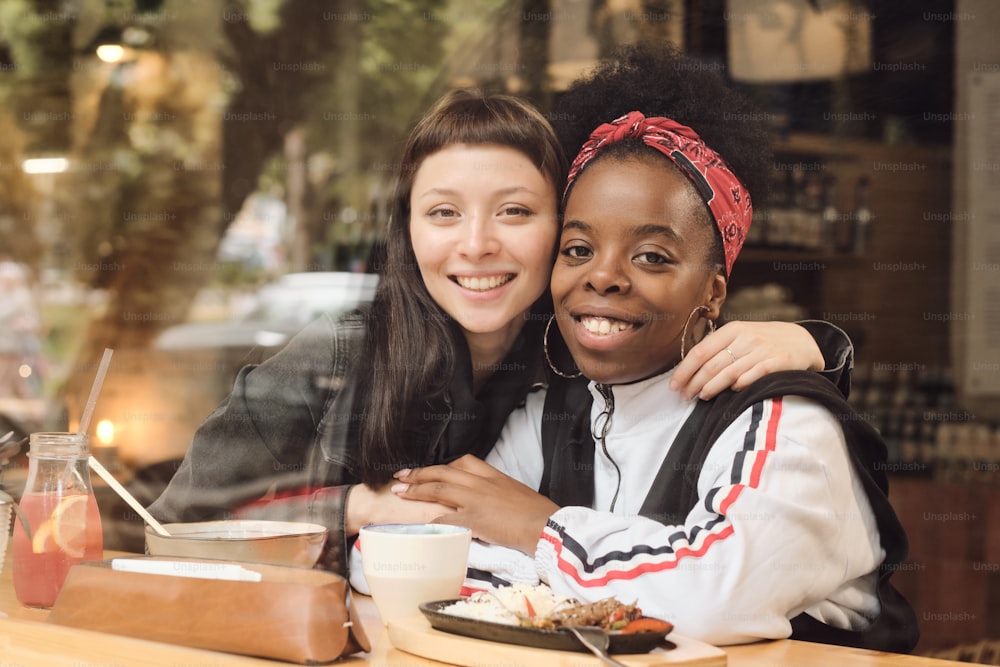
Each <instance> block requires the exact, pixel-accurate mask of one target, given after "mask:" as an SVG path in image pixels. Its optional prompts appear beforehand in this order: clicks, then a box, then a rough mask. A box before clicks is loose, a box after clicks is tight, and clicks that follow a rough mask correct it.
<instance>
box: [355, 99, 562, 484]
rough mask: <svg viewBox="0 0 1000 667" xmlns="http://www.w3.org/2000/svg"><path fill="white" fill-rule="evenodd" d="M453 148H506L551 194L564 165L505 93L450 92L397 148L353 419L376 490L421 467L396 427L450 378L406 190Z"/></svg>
mask: <svg viewBox="0 0 1000 667" xmlns="http://www.w3.org/2000/svg"><path fill="white" fill-rule="evenodd" d="M454 144H493V145H500V146H507V147H510V148H514V149H516V150H518V151H520V152H521V153H523V154H524V155H525V156H527V157H528V158H529V159H530V160H531V161H532V163H534V164H535V166H536V167H537V168H538V170H539V171H540V172H542V173H543V174H544V175H545V176H546V177H547V178H548V180H549V182H550V183H551V184H552V187H553V189H554V190H555V189H557V188H561V187H562V185H563V183H565V180H566V170H567V165H566V159H565V157H564V156H563V153H562V151H561V150H560V147H559V142H558V140H557V139H556V136H555V133H554V131H553V130H552V127H551V126H550V125H549V123H548V121H547V120H546V119H545V117H544V116H543V115H542V114H541V113H540V112H539V111H538V110H537V109H535V108H534V107H532V106H531V105H530V104H528V103H527V102H524V101H522V100H519V99H517V98H515V97H511V96H508V95H485V94H483V93H481V92H479V91H473V90H455V91H451V92H450V93H448V94H446V95H445V96H444V97H442V98H441V99H440V100H439V101H438V102H437V103H436V104H435V105H434V107H433V108H431V110H430V111H429V112H428V113H427V114H426V115H425V116H424V117H423V118H422V119H421V120H420V121H419V122H418V123H417V125H416V126H415V127H414V129H413V131H412V132H411V133H410V136H409V138H408V140H407V142H406V146H405V148H404V150H403V156H402V160H401V162H400V170H399V177H398V180H397V183H396V189H395V194H394V196H393V200H392V205H391V211H390V218H389V227H388V233H387V238H386V256H385V264H384V265H383V267H382V269H381V271H380V273H381V278H380V280H379V285H378V289H377V290H376V292H375V299H374V302H373V304H372V306H371V310H370V311H369V315H368V318H367V335H366V337H365V347H364V357H363V363H364V364H366V365H367V366H368V368H369V371H368V372H367V373H362V381H361V384H360V387H359V389H360V392H361V394H360V399H361V403H360V405H361V406H363V414H362V415H361V417H360V420H359V425H358V428H359V432H358V435H359V438H360V444H361V463H362V469H361V478H362V481H364V482H365V483H366V484H369V485H373V486H374V485H381V484H384V483H385V482H387V481H389V480H390V479H391V478H392V473H393V472H394V471H395V470H397V469H399V468H401V467H403V466H404V465H420V464H423V463H426V461H425V459H426V457H427V454H428V452H426V451H412V450H413V447H412V446H408V441H407V434H406V433H404V425H405V424H407V423H409V421H410V418H412V417H413V415H415V414H417V411H419V410H421V409H422V408H424V407H425V404H423V405H422V403H423V402H424V401H426V399H428V398H432V397H435V396H439V395H441V394H442V393H444V391H445V390H446V389H447V387H448V384H449V382H450V381H451V376H452V374H453V373H454V372H455V359H456V341H455V338H454V333H453V331H454V328H453V327H454V325H452V324H451V318H450V317H449V316H448V315H447V314H446V313H445V312H444V311H443V310H442V309H441V308H440V306H438V304H437V303H436V302H435V301H434V299H433V298H432V297H431V295H430V293H429V292H428V291H427V288H426V286H425V285H424V282H423V279H422V278H421V276H420V270H419V268H418V266H417V259H416V256H415V255H414V253H413V244H412V243H411V240H410V193H411V190H412V188H413V180H414V178H415V176H416V172H417V169H418V168H419V167H420V165H421V163H422V162H423V160H424V159H425V158H427V157H428V156H429V155H431V154H433V153H436V152H437V151H439V150H441V149H443V148H446V147H448V146H451V145H454Z"/></svg>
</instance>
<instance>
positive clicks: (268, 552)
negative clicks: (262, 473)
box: [146, 520, 328, 567]
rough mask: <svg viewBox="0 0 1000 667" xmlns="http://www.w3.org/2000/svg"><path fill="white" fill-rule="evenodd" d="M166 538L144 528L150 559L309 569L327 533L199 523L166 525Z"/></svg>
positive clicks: (273, 524)
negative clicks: (242, 563)
mask: <svg viewBox="0 0 1000 667" xmlns="http://www.w3.org/2000/svg"><path fill="white" fill-rule="evenodd" d="M163 527H164V528H165V529H166V530H167V532H169V533H170V537H165V536H163V535H160V534H159V533H157V532H156V531H155V530H153V529H152V528H150V527H149V526H146V552H147V553H149V555H151V556H177V557H182V558H213V559H217V560H231V561H240V562H244V563H268V564H273V565H292V566H296V567H313V566H315V565H316V562H317V561H318V560H319V557H320V554H321V553H322V552H323V545H325V544H326V538H327V533H328V531H327V529H326V527H324V526H321V525H319V524H316V523H298V522H294V521H243V520H228V521H200V522H196V523H168V524H164V525H163Z"/></svg>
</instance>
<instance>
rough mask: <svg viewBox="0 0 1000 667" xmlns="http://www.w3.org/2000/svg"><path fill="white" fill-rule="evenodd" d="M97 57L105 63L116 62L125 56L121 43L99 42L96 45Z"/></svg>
mask: <svg viewBox="0 0 1000 667" xmlns="http://www.w3.org/2000/svg"><path fill="white" fill-rule="evenodd" d="M97 57H98V58H100V59H101V60H103V61H104V62H106V63H116V62H118V61H120V60H121V59H122V58H124V57H125V48H124V47H123V46H122V45H121V44H101V45H100V46H98V47H97Z"/></svg>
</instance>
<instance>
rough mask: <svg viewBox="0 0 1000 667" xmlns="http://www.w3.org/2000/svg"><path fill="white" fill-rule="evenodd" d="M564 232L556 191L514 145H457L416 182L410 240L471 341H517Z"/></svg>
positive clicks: (435, 157) (424, 166) (434, 159)
mask: <svg viewBox="0 0 1000 667" xmlns="http://www.w3.org/2000/svg"><path fill="white" fill-rule="evenodd" d="M558 230H559V226H558V223H557V217H556V192H555V186H554V185H553V184H552V183H550V182H549V181H548V179H547V178H546V177H545V176H543V175H542V173H541V172H540V171H539V170H538V169H537V168H536V167H535V165H534V164H533V163H532V162H531V160H530V159H528V157H527V156H525V155H524V154H523V153H521V152H520V151H518V150H515V149H513V148H508V147H506V146H499V145H493V144H485V145H478V144H477V145H469V144H454V145H451V146H448V147H447V148H444V149H442V150H439V151H437V152H436V153H433V154H431V155H429V156H428V157H427V158H426V159H424V160H423V162H422V163H421V164H420V167H419V168H418V169H417V172H416V174H415V176H414V180H413V188H412V191H411V194H410V238H411V241H412V244H413V252H414V254H415V256H416V259H417V264H418V266H419V268H420V275H421V277H422V278H423V280H424V284H425V285H426V286H427V291H428V292H429V293H430V295H431V296H432V297H433V298H434V300H435V301H436V302H437V303H438V305H440V306H441V308H442V309H443V310H444V311H445V312H446V313H448V314H449V315H450V316H451V317H453V318H454V319H455V320H456V321H457V322H458V324H459V325H461V327H462V328H463V330H464V331H465V335H466V338H467V339H469V341H470V345H471V344H473V342H474V341H475V340H476V339H481V340H483V341H484V342H485V343H486V344H490V342H491V341H492V342H496V343H498V344H501V345H503V344H509V343H510V342H511V341H513V339H514V337H516V336H517V333H518V332H519V331H520V330H521V327H522V326H523V324H524V314H525V313H526V312H527V311H528V310H529V309H530V308H531V305H532V304H533V303H534V302H535V301H536V300H537V299H538V297H539V296H541V295H542V293H543V292H544V291H545V289H546V288H547V287H548V283H549V275H550V272H551V267H552V253H553V250H554V248H555V242H556V238H557V236H558Z"/></svg>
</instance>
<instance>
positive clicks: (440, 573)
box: [360, 523, 472, 624]
mask: <svg viewBox="0 0 1000 667" xmlns="http://www.w3.org/2000/svg"><path fill="white" fill-rule="evenodd" d="M360 540H361V563H362V569H363V570H364V573H365V579H366V580H367V582H368V587H369V589H370V590H371V594H372V599H373V600H374V601H375V606H376V608H378V613H379V615H380V616H381V617H382V622H383V623H386V624H388V623H390V622H392V621H394V620H399V619H402V618H406V617H410V616H420V609H419V606H420V604H421V603H423V602H432V601H434V600H447V599H451V598H457V597H458V596H459V594H460V593H461V590H462V582H464V581H465V569H466V563H467V562H468V559H469V544H470V543H471V542H472V532H471V531H470V530H469V529H468V528H463V527H461V526H448V525H444V524H434V523H418V524H403V523H391V524H375V525H371V526H365V527H364V528H362V529H361V533H360Z"/></svg>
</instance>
